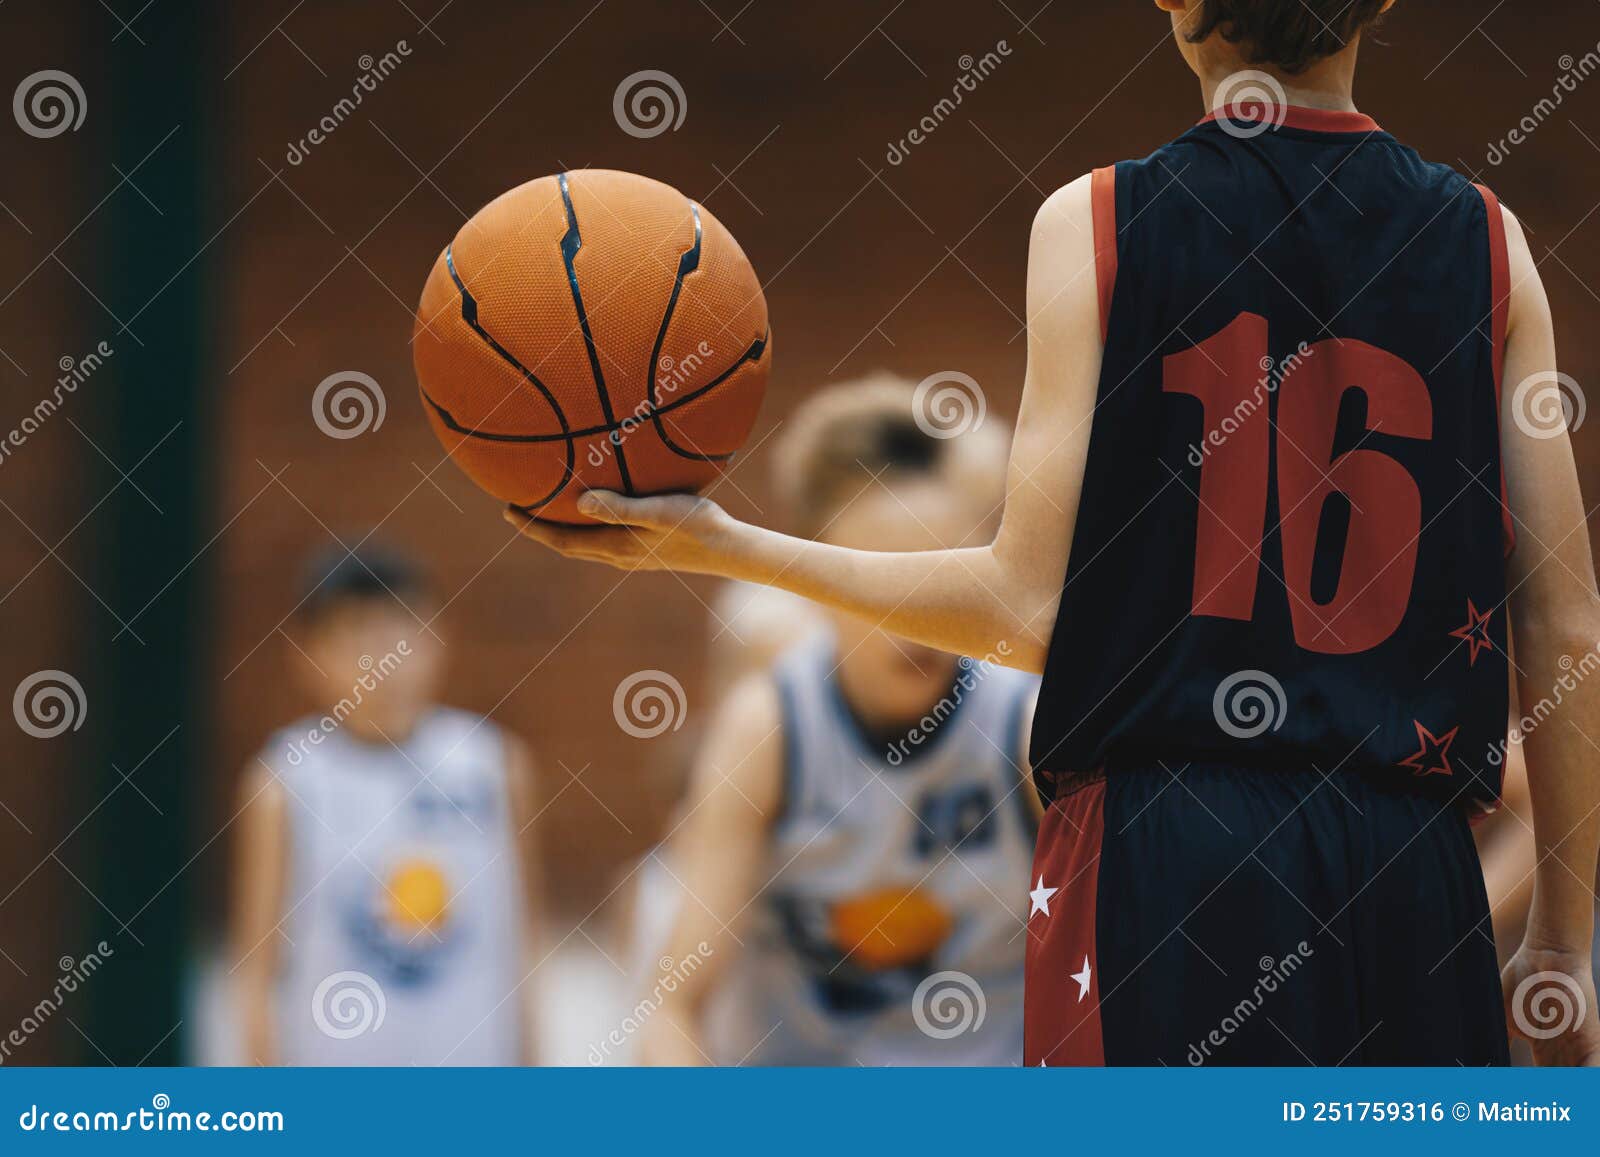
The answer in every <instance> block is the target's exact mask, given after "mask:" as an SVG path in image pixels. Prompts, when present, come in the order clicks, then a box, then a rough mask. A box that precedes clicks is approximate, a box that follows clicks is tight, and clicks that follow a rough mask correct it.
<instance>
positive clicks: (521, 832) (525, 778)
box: [506, 733, 544, 1065]
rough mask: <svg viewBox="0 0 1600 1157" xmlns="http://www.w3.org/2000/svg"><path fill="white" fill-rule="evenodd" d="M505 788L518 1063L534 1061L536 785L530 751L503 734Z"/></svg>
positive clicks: (539, 872) (538, 892)
mask: <svg viewBox="0 0 1600 1157" xmlns="http://www.w3.org/2000/svg"><path fill="white" fill-rule="evenodd" d="M506 794H507V796H508V797H509V802H510V806H511V824H512V828H511V843H512V846H513V847H514V848H515V849H516V854H517V867H518V880H519V882H520V883H521V885H522V898H523V911H522V956H521V960H522V986H521V988H520V990H519V995H520V997H521V1001H520V1010H521V1013H522V1023H521V1028H522V1034H521V1040H522V1063H523V1064H525V1065H536V1064H538V1063H539V1039H538V1025H539V1019H538V1014H539V985H538V984H537V982H536V981H535V979H534V977H535V975H536V974H537V972H538V968H539V956H538V949H539V937H540V934H541V932H542V931H543V919H544V871H543V867H542V861H541V860H540V858H539V851H540V850H539V837H538V831H537V823H536V821H537V819H538V798H539V797H538V790H537V784H536V774H535V765H534V760H533V753H532V752H531V751H529V750H528V745H527V744H526V743H524V742H523V741H522V740H520V739H518V738H517V737H516V736H514V735H511V734H509V733H507V735H506Z"/></svg>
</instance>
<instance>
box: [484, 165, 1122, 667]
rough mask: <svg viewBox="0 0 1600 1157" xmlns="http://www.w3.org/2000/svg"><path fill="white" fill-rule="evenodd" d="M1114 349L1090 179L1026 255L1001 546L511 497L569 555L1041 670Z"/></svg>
mask: <svg viewBox="0 0 1600 1157" xmlns="http://www.w3.org/2000/svg"><path fill="white" fill-rule="evenodd" d="M1100 361H1101V339H1100V313H1099V294H1098V287H1097V282H1096V277H1095V258H1094V213H1093V206H1092V202H1091V198H1090V180H1089V178H1088V177H1084V178H1081V179H1080V180H1078V181H1075V182H1074V183H1073V184H1071V185H1068V186H1067V187H1066V188H1064V189H1062V190H1060V191H1059V192H1057V193H1055V194H1054V195H1053V196H1051V197H1050V199H1049V200H1048V201H1046V202H1045V204H1044V206H1043V207H1042V208H1041V209H1040V210H1039V213H1038V216H1037V217H1036V218H1035V220H1034V226H1033V235H1032V240H1031V243H1030V247H1029V255H1028V371H1027V378H1026V381H1025V384H1024V388H1023V396H1022V408H1021V412H1020V415H1019V417H1018V421H1017V433H1016V438H1015V440H1014V442H1013V443H1012V451H1011V466H1010V472H1009V475H1008V478H1007V483H1006V491H1007V498H1006V508H1005V515H1004V518H1003V519H1002V522H1001V526H1000V530H999V533H998V534H997V536H996V538H995V541H994V542H993V543H992V544H991V545H989V546H983V547H975V548H969V549H962V550H942V551H923V552H917V553H894V552H876V551H859V550H847V549H844V548H842V547H837V546H830V545H826V544H823V543H817V542H809V541H805V540H802V539H797V538H792V537H789V536H786V535H782V534H777V533H775V532H773V531H769V530H765V529H762V528H759V527H755V526H752V525H749V524H747V523H742V522H739V521H737V520H736V519H733V518H732V517H730V516H729V515H727V514H726V513H724V512H723V511H722V509H721V508H720V507H718V506H717V504H716V503H714V502H712V501H710V500H709V499H704V498H695V497H692V496H689V495H667V496H660V497H655V498H636V499H629V498H623V497H622V496H620V495H616V494H611V493H609V492H601V491H595V492H591V493H590V494H589V495H587V496H585V498H584V499H582V500H581V501H580V503H579V506H580V509H582V510H583V511H584V512H585V513H586V514H589V515H591V516H592V517H595V518H597V519H600V520H601V521H604V522H610V523H614V524H617V525H616V526H615V527H599V528H563V527H559V526H554V525H551V524H548V523H541V522H537V521H535V520H531V519H528V518H526V517H525V516H523V515H520V514H518V513H517V512H515V511H507V513H506V518H507V520H508V521H509V522H511V523H512V525H514V526H516V527H517V528H518V529H519V530H520V531H521V532H522V533H523V534H525V535H526V536H528V537H529V538H532V539H534V540H536V541H538V542H542V543H544V544H545V545H547V546H550V547H552V548H553V549H555V550H557V551H559V552H560V553H562V554H564V555H567V556H569V557H572V558H581V559H588V560H591V561H595V562H603V563H606V564H608V565H611V566H616V567H621V568H623V569H639V570H655V569H670V570H680V571H688V572H694V573H701V574H720V575H725V576H727V577H730V578H740V579H745V580H747V581H750V582H758V583H764V584H766V585H769V586H780V587H783V588H784V589H786V590H790V591H793V592H795V593H796V594H799V595H802V596H804V597H806V598H809V599H813V600H815V601H817V602H820V603H824V604H827V605H828V606H832V607H836V608H838V609H840V610H843V611H847V612H850V613H853V614H858V615H861V616H864V617H866V618H868V619H870V620H871V621H873V622H875V623H878V624H880V625H881V626H882V627H884V629H886V630H888V631H890V632H892V633H894V634H896V635H900V636H902V637H904V638H908V639H912V640H914V641H916V642H919V643H924V644H926V645H928V646H933V647H938V648H940V649H941V650H945V651H949V652H953V653H955V654H965V655H982V654H987V653H989V652H992V651H994V650H996V648H997V645H998V644H999V643H1000V642H1001V641H1004V642H1006V643H1007V644H1008V646H1009V651H1008V653H1007V658H1006V662H1007V664H1008V665H1011V666H1016V667H1021V668H1024V669H1026V670H1032V671H1040V670H1042V669H1043V666H1044V656H1045V651H1046V649H1047V648H1048V646H1049V638H1050V632H1051V629H1052V627H1053V626H1054V623H1055V617H1056V608H1057V605H1058V603H1059V600H1060V595H1061V583H1062V577H1063V575H1064V574H1065V571H1066V563H1067V552H1068V549H1069V548H1070V546H1071V543H1072V530H1073V525H1074V523H1075V521H1076V518H1077V509H1078V493H1079V490H1080V489H1081V487H1082V484H1083V466H1084V461H1085V459H1086V457H1087V455H1088V448H1089V424H1090V418H1091V416H1092V415H1093V412H1094V403H1095V398H1096V393H1097V389H1098V385H1099V376H1100Z"/></svg>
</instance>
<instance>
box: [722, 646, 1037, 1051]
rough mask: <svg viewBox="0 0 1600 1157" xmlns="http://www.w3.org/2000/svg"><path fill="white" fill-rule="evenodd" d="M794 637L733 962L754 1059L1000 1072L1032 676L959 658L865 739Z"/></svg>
mask: <svg viewBox="0 0 1600 1157" xmlns="http://www.w3.org/2000/svg"><path fill="white" fill-rule="evenodd" d="M836 662H837V659H836V654H835V647H834V643H833V640H832V639H831V638H830V637H827V636H822V637H819V638H816V639H812V640H808V641H807V642H805V643H802V644H801V645H800V646H798V647H796V648H795V649H794V650H792V651H790V652H789V653H787V654H786V655H785V656H784V657H783V659H782V660H780V661H779V663H778V665H777V667H776V669H775V672H774V677H775V679H776V681H777V687H778V692H779V695H780V698H781V701H782V705H783V723H784V735H785V740H786V744H787V751H786V769H785V776H786V780H785V792H784V807H783V812H782V815H781V816H780V818H779V819H778V820H777V822H776V824H775V826H774V829H773V833H772V838H771V847H770V853H769V857H768V859H769V863H768V867H767V869H766V871H765V872H763V874H762V879H763V880H765V881H770V882H769V883H768V884H767V885H766V887H765V888H764V889H763V891H762V893H761V895H760V898H759V900H758V902H757V904H756V905H755V910H754V916H753V919H752V928H751V931H750V933H749V934H747V935H744V936H743V939H744V947H743V948H742V949H741V950H740V956H739V960H738V962H737V963H736V964H735V965H734V966H732V969H731V971H732V973H733V976H732V979H731V981H730V991H729V994H728V999H729V1000H731V1001H733V1002H735V1004H736V1005H737V1006H738V1014H737V1015H734V1016H729V1017H727V1018H726V1020H725V1023H726V1024H731V1025H736V1026H739V1027H738V1030H737V1031H739V1032H741V1033H742V1034H743V1039H742V1040H735V1041H730V1042H729V1043H728V1044H727V1045H726V1046H725V1047H724V1046H720V1045H719V1050H720V1051H725V1052H726V1053H727V1055H725V1056H723V1057H719V1058H718V1059H719V1060H723V1061H727V1062H730V1063H731V1062H739V1061H744V1062H746V1063H758V1064H824V1065H840V1064H842V1065H849V1064H864V1065H885V1064H899V1065H930V1064H950V1065H1014V1064H1020V1063H1021V1060H1022V974H1023V957H1024V953H1025V948H1026V943H1027V935H1026V917H1027V892H1028V884H1029V880H1028V872H1029V869H1030V867H1031V865H1032V860H1033V844H1034V835H1035V825H1034V821H1033V817H1032V814H1031V812H1030V810H1029V805H1028V801H1027V798H1026V797H1025V795H1024V794H1023V792H1024V791H1027V790H1031V789H1030V788H1028V787H1026V786H1025V785H1024V784H1023V782H1022V775H1021V772H1020V770H1019V766H1020V764H1021V762H1022V759H1021V745H1022V732H1023V720H1024V717H1025V712H1026V711H1027V710H1028V709H1029V708H1030V707H1031V704H1032V702H1033V697H1034V695H1035V692H1036V691H1037V688H1038V680H1037V679H1036V678H1035V677H1033V676H1030V675H1025V674H1022V673H1020V672H1016V671H1011V670H1007V669H1005V668H1001V667H995V666H991V665H989V664H986V663H972V662H970V661H968V660H962V666H961V668H960V669H959V671H958V675H957V679H956V681H955V683H954V685H953V686H952V688H951V691H950V692H949V693H948V695H947V696H946V697H945V698H944V699H943V700H942V701H941V702H940V704H939V705H938V706H937V707H936V708H935V709H933V710H931V711H930V713H929V718H928V719H926V720H925V721H924V722H923V725H922V726H921V727H919V728H918V729H917V730H915V731H913V732H911V733H910V734H907V735H906V736H905V737H904V738H903V739H897V740H896V741H895V742H894V743H893V745H892V746H890V747H887V748H886V747H882V746H877V745H873V744H871V743H870V742H869V741H868V740H867V739H866V738H865V736H863V734H862V733H861V730H860V728H859V727H858V726H857V725H856V723H855V721H854V719H853V717H852V716H851V714H850V711H849V708H848V707H847V706H846V704H845V701H844V698H843V694H842V692H841V690H840V687H839V684H838V682H837V680H836V678H835V676H834V667H835V665H836Z"/></svg>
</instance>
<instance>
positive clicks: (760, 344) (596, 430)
mask: <svg viewBox="0 0 1600 1157" xmlns="http://www.w3.org/2000/svg"><path fill="white" fill-rule="evenodd" d="M485 337H486V338H487V335H485ZM770 337H771V331H768V332H767V333H764V334H762V335H761V336H760V337H758V338H757V339H756V340H755V341H753V342H751V343H750V348H749V349H747V350H745V352H744V353H743V354H741V355H740V356H739V358H738V360H737V361H735V362H734V363H733V364H732V365H731V366H729V367H728V368H727V369H725V370H723V371H722V373H720V374H718V375H717V376H716V377H715V378H712V379H711V381H709V382H707V383H706V384H705V385H703V386H699V387H697V388H696V389H694V390H691V391H690V392H689V393H687V394H684V395H683V396H682V397H680V398H674V399H673V400H672V401H670V402H667V403H666V404H665V405H662V406H659V407H657V408H655V409H654V410H652V411H650V412H648V413H644V414H640V415H639V416H638V417H637V418H624V419H622V420H621V421H620V422H613V423H611V424H609V425H604V426H585V427H583V428H582V429H578V430H570V429H563V432H562V433H560V434H497V433H495V432H494V431H492V430H476V429H473V428H472V427H471V426H463V425H462V424H461V423H460V422H459V421H458V420H457V419H456V417H455V415H454V414H452V413H451V412H450V411H449V410H447V409H445V408H444V407H443V406H441V405H440V404H439V403H438V402H436V401H435V400H434V399H433V397H432V396H431V395H430V394H429V393H428V391H427V390H426V389H422V391H421V392H422V400H423V401H425V402H427V403H428V405H429V406H431V407H433V410H434V412H435V413H437V414H438V415H439V420H440V421H441V422H443V423H444V424H445V426H446V427H447V428H449V430H450V432H451V433H454V434H460V435H462V436H463V437H466V438H475V439H477V440H479V441H483V442H509V443H515V444H519V445H520V444H525V443H539V442H560V441H569V442H570V441H573V440H575V439H578V438H592V437H594V436H595V435H596V434H611V433H615V432H616V431H618V430H626V429H627V428H628V427H629V426H630V425H638V424H639V423H640V422H643V421H644V420H645V419H646V418H651V419H653V418H655V417H656V415H658V414H670V413H671V412H672V411H673V410H676V409H679V408H681V407H683V406H687V405H688V404H689V403H690V402H692V401H694V400H695V399H696V398H699V397H701V396H702V395H704V394H707V393H709V392H710V391H711V390H714V389H716V388H717V387H718V386H720V385H721V384H722V383H723V382H725V381H727V380H728V379H729V378H731V377H732V376H733V375H734V374H735V373H736V372H737V371H738V370H739V368H740V367H741V366H744V365H746V364H748V363H750V362H757V361H760V360H761V356H762V354H763V353H764V352H765V351H766V348H767V341H768V340H769V338H770ZM488 340H490V341H493V340H494V339H492V338H488ZM733 454H734V452H733V451H729V452H728V453H726V454H709V455H706V457H707V458H714V459H717V460H719V461H721V460H725V459H728V458H731V457H733Z"/></svg>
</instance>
